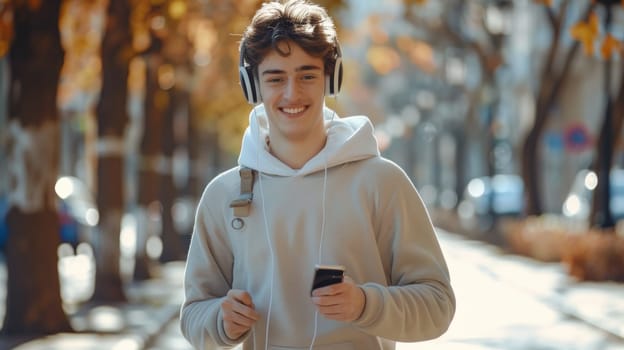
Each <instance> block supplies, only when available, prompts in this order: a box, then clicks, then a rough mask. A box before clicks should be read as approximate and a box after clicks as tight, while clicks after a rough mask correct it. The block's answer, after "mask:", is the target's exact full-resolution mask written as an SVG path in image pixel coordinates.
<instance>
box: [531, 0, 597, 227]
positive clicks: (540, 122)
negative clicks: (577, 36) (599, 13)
mask: <svg viewBox="0 0 624 350" xmlns="http://www.w3.org/2000/svg"><path fill="white" fill-rule="evenodd" d="M568 5H569V2H564V3H563V5H562V8H561V10H560V11H561V16H560V17H559V18H555V17H554V14H553V12H552V9H551V8H550V7H546V8H547V12H548V17H549V18H550V19H551V24H552V26H553V44H552V45H551V47H550V51H549V53H548V57H547V59H546V63H545V64H544V67H543V69H542V72H543V73H542V82H541V83H540V89H539V92H538V95H537V102H536V104H535V122H534V124H533V128H532V129H531V130H530V131H529V133H528V135H527V137H526V139H525V141H524V144H523V145H522V179H523V180H524V186H525V201H526V205H525V213H526V214H527V215H541V214H542V211H543V209H542V200H541V193H542V192H541V186H540V174H541V170H540V169H541V161H540V158H539V154H538V151H537V150H538V148H539V147H538V145H539V141H540V140H541V137H542V133H543V131H544V128H545V127H546V125H547V122H548V118H549V115H550V109H551V107H552V105H553V103H554V102H555V101H556V100H557V99H558V98H559V93H560V91H561V86H562V85H563V83H564V82H565V79H566V78H567V76H568V73H569V71H570V66H571V65H572V61H573V60H574V58H575V57H576V53H577V52H578V49H579V42H578V41H576V42H574V44H572V47H571V48H570V50H569V51H568V53H567V55H566V58H565V62H564V64H563V67H562V68H561V70H560V71H558V72H555V70H554V69H553V67H554V66H555V59H556V56H557V51H559V43H560V40H561V37H560V35H561V26H562V25H563V23H564V22H565V14H566V11H567V7H568ZM594 6H595V5H594V3H592V4H590V5H588V6H587V8H586V10H585V12H584V16H583V18H585V19H587V18H588V17H589V14H590V13H591V11H592V10H593V9H594Z"/></svg>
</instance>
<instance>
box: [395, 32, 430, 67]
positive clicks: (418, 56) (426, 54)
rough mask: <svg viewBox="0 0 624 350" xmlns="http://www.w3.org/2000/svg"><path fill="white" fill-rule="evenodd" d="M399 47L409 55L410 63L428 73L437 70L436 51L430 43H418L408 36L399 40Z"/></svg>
mask: <svg viewBox="0 0 624 350" xmlns="http://www.w3.org/2000/svg"><path fill="white" fill-rule="evenodd" d="M397 46H398V47H399V49H400V50H401V51H404V52H405V53H407V55H408V57H409V59H410V61H411V62H412V63H413V64H414V65H416V66H417V67H418V68H420V69H421V70H423V71H424V72H426V73H433V72H434V71H435V69H436V62H435V54H434V50H433V48H432V47H431V45H429V44H428V43H426V42H424V41H417V40H414V39H412V38H410V37H407V36H401V37H398V38H397Z"/></svg>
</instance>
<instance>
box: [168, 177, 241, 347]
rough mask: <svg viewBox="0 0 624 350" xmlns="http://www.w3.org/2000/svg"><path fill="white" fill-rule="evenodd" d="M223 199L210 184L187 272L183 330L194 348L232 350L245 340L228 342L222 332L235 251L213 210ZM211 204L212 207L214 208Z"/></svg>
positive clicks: (198, 216) (200, 210)
mask: <svg viewBox="0 0 624 350" xmlns="http://www.w3.org/2000/svg"><path fill="white" fill-rule="evenodd" d="M219 198H223V196H219V195H218V193H217V194H215V191H211V186H210V185H209V186H208V187H207V189H206V191H205V192H204V194H203V195H202V198H201V200H200V202H199V205H198V208H197V213H196V217H195V226H194V228H193V235H192V238H191V244H190V246H189V253H188V257H187V261H186V269H185V273H184V302H183V304H182V307H181V310H180V329H181V331H182V334H183V335H184V337H185V338H186V339H187V340H188V341H189V342H190V343H191V344H192V345H193V347H194V348H195V349H214V348H216V347H221V348H231V347H234V346H236V345H238V344H239V343H240V342H241V341H242V340H243V339H237V340H233V339H229V338H228V337H227V336H226V335H225V331H224V329H223V319H222V315H221V301H222V300H223V297H224V296H225V295H226V294H227V292H228V291H229V290H230V288H231V286H232V265H233V255H232V249H231V245H230V242H229V240H228V239H227V236H226V235H225V232H226V231H225V230H224V228H223V225H222V224H221V225H220V224H219V223H221V222H222V221H223V220H222V219H221V218H220V216H219V215H218V214H216V215H215V214H214V212H213V211H215V209H216V211H219V210H220V209H219V207H218V206H215V204H214V203H222V202H223V201H224V200H221V199H219ZM211 205H212V206H211Z"/></svg>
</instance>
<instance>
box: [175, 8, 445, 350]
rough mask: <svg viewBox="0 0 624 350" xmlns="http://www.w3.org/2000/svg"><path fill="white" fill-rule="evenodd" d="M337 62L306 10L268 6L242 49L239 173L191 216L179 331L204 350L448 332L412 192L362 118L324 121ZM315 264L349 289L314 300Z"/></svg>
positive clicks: (374, 343)
mask: <svg viewBox="0 0 624 350" xmlns="http://www.w3.org/2000/svg"><path fill="white" fill-rule="evenodd" d="M340 56H341V53H340V48H339V46H338V41H337V38H336V32H335V28H334V25H333V22H332V20H331V19H330V18H329V17H328V16H327V13H326V12H325V10H324V9H323V8H321V7H319V6H317V5H314V4H311V3H309V2H307V1H301V0H295V1H288V2H287V3H285V4H281V3H278V2H270V3H266V4H264V5H263V6H262V8H260V9H259V10H258V12H257V13H256V15H255V16H254V18H253V20H252V22H251V24H250V25H249V27H248V28H247V29H246V31H245V33H244V35H243V40H242V42H241V85H242V87H243V90H244V92H245V95H246V97H247V99H248V100H249V101H250V102H253V103H256V102H257V103H259V104H258V105H257V106H256V107H255V108H254V109H253V110H252V111H251V113H250V117H249V123H250V125H249V127H248V129H247V130H246V132H245V135H244V137H243V144H242V150H241V153H240V156H239V165H240V167H236V168H234V169H231V170H229V171H226V172H225V173H223V174H221V175H219V176H218V177H216V178H215V179H214V180H213V181H211V182H210V184H208V186H207V187H206V189H205V191H204V194H203V196H202V199H201V201H200V204H199V207H198V209H197V216H196V221H195V228H194V232H193V238H192V242H191V246H190V250H189V254H188V260H187V265H186V272H185V282H184V283H185V284H184V288H185V301H184V304H183V306H182V309H181V316H180V318H181V329H182V333H183V334H184V336H185V337H186V338H187V339H188V340H189V341H190V342H191V343H192V344H193V345H194V346H195V347H196V348H198V349H212V348H218V347H226V348H227V347H233V346H236V345H238V344H241V343H242V344H243V349H307V348H315V349H334V350H340V349H394V347H395V342H396V341H404V342H412V341H421V340H426V339H431V338H435V337H438V336H440V335H441V334H442V333H444V332H445V331H446V329H447V328H448V326H449V324H450V322H451V320H452V318H453V315H454V312H455V297H454V294H453V290H452V288H451V284H450V279H449V272H448V269H447V266H446V262H445V260H444V257H443V255H442V252H441V250H440V247H439V244H438V241H437V239H436V235H435V232H434V228H433V226H432V224H431V221H430V219H429V215H428V213H427V211H426V208H425V206H424V205H423V202H422V201H421V199H420V197H419V195H418V194H417V192H416V190H415V188H414V186H413V185H412V183H411V182H410V180H409V179H408V177H407V176H406V174H405V173H404V172H403V171H402V170H401V169H400V168H399V167H398V166H397V165H396V164H394V163H392V162H391V161H389V160H387V159H384V158H383V157H381V156H380V154H379V151H378V148H377V143H376V141H375V138H374V136H373V127H372V125H371V123H370V121H369V120H368V119H367V118H366V117H362V116H356V117H349V118H339V117H338V116H337V115H336V113H335V112H333V111H331V110H330V109H328V108H326V107H325V103H324V96H325V95H329V94H335V93H337V92H338V89H339V87H340V79H341V75H342V71H341V69H342V66H341V64H342V63H341V59H340V58H341V57H340ZM243 167H247V168H251V169H253V174H255V177H251V178H249V177H246V176H243V174H245V173H244V172H241V171H240V170H241V169H243ZM247 174H248V173H247ZM245 187H246V189H244V188H245ZM241 190H242V192H249V193H250V194H251V195H248V196H245V194H244V193H243V195H241ZM237 199H239V200H238V201H236V200H237ZM233 201H234V204H233V206H234V208H232V207H231V206H230V203H232V202H233ZM241 203H242V204H241ZM241 208H246V209H247V210H248V211H247V212H245V210H242V211H239V212H237V209H241ZM317 264H325V265H328V264H331V265H341V266H342V267H344V271H345V272H344V274H345V277H344V279H343V281H342V282H340V283H337V284H333V285H329V286H325V287H321V288H316V289H314V290H313V291H311V286H312V280H313V276H314V273H315V266H316V265H317Z"/></svg>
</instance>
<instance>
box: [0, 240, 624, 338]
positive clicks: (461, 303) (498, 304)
mask: <svg viewBox="0 0 624 350" xmlns="http://www.w3.org/2000/svg"><path fill="white" fill-rule="evenodd" d="M438 232H439V237H440V243H441V245H442V249H443V250H444V253H445V255H446V257H447V260H448V263H449V268H450V270H451V275H452V282H453V286H454V288H455V290H456V293H457V298H458V302H457V313H456V317H455V319H454V321H453V323H452V325H451V328H450V329H449V331H448V332H447V333H446V334H444V335H443V336H442V337H440V338H439V339H436V340H433V341H429V342H422V343H401V344H399V345H398V350H410V349H434V350H436V349H444V350H494V349H497V350H531V349H535V350H543V349H548V350H553V349H562V350H563V349H565V350H576V349H578V350H616V349H619V350H622V349H624V284H617V283H585V282H583V283H579V282H577V281H575V280H574V279H572V278H571V277H569V276H568V274H567V273H566V271H565V269H564V267H563V266H562V265H561V264H558V263H543V262H538V261H535V260H533V259H529V258H525V257H520V256H517V255H511V254H508V253H506V252H504V251H502V250H501V249H499V248H497V247H495V246H492V245H488V244H485V243H483V242H480V241H475V240H469V239H466V238H464V237H463V236H460V235H457V234H452V233H448V232H446V231H444V230H442V229H438ZM183 267H184V263H183V262H175V263H170V264H166V265H163V266H162V273H161V277H160V278H157V279H155V280H151V281H147V282H144V283H140V284H136V285H133V286H131V287H129V288H128V296H129V298H130V300H131V302H130V303H129V304H124V305H118V306H114V305H113V306H107V307H101V308H93V309H91V310H90V311H91V313H90V314H87V313H86V312H82V313H77V314H75V315H73V316H72V322H73V324H74V326H75V327H76V329H82V330H83V331H84V333H77V334H73V333H72V334H57V335H54V336H50V337H45V338H39V339H35V340H31V341H29V342H26V343H23V344H21V345H19V346H17V347H13V346H6V344H8V343H7V342H4V344H5V347H2V344H3V341H2V340H1V339H0V350H1V349H17V350H43V349H46V350H50V349H52V350H55V349H59V350H60V349H63V350H83V349H84V350H87V349H89V350H99V349H102V350H139V349H146V350H165V349H166V350H174V349H175V350H190V349H191V347H190V346H189V345H188V343H186V341H185V340H184V339H183V338H182V336H181V334H180V332H179V329H178V322H177V316H178V310H179V305H180V302H181V301H182V293H183V291H182V284H181V283H182V273H183ZM95 320H98V324H100V325H106V324H107V322H108V324H110V325H111V327H110V329H109V330H108V331H100V332H98V333H92V332H90V329H91V328H90V326H89V324H90V323H89V322H92V321H95ZM107 320H108V321H107ZM120 320H121V321H122V322H121V323H120V322H119V321H120ZM114 325H117V326H114ZM91 330H92V329H91Z"/></svg>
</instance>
